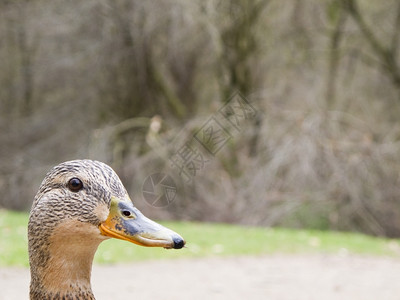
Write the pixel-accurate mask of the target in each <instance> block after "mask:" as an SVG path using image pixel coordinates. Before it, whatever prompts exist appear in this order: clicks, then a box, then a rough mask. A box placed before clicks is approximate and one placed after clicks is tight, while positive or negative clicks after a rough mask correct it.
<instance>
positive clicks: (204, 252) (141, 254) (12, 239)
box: [0, 210, 400, 266]
mask: <svg viewBox="0 0 400 300" xmlns="http://www.w3.org/2000/svg"><path fill="white" fill-rule="evenodd" d="M27 222H28V214H26V213H17V212H11V211H4V210H0V266H27V265H28V254H27V237H26V226H27ZM162 224H164V225H165V226H167V227H169V228H171V229H173V230H174V231H176V232H179V233H180V234H181V235H182V236H183V237H185V239H186V240H187V247H186V248H184V249H181V250H165V249H161V248H144V247H140V246H136V245H134V244H131V243H128V242H125V241H120V240H115V239H110V240H108V241H105V242H103V243H102V244H101V245H100V247H99V249H98V251H97V253H96V257H95V261H96V262H97V263H118V262H119V263H122V262H129V261H139V260H149V259H172V258H174V259H175V258H182V257H204V256H220V255H228V256H233V255H261V254H275V253H284V254H290V253H301V254H314V253H340V254H347V253H349V254H363V255H378V256H395V257H400V241H399V240H393V239H383V238H375V237H370V236H366V235H362V234H355V233H339V232H329V231H316V230H292V229H281V228H273V229H270V228H258V227H241V226H235V225H226V224H207V223H193V222H162Z"/></svg>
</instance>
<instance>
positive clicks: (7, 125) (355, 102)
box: [0, 0, 400, 237]
mask: <svg viewBox="0 0 400 300" xmlns="http://www.w3.org/2000/svg"><path fill="white" fill-rule="evenodd" d="M399 47H400V2H399V1H396V0H382V1H369V0H325V1H319V0H287V1H279V0H254V1H247V0H220V1H218V0H202V1H183V0H167V1H165V0H164V1H139V0H85V1H78V0H68V1H65V0H62V1H61V0H51V1H50V0H33V1H28V0H18V1H15V0H1V1H0V62H1V63H0V130H1V133H0V192H1V195H2V196H1V197H0V207H3V208H7V209H18V210H28V209H29V208H30V206H31V203H32V200H33V197H34V195H35V193H36V191H37V188H38V186H39V184H40V182H41V180H42V179H43V177H44V175H45V173H46V172H47V171H48V170H49V169H50V168H51V167H52V166H54V165H55V164H58V163H60V162H62V161H65V160H70V159H76V158H91V159H97V160H101V161H104V162H106V163H109V164H110V165H111V166H112V167H113V168H114V169H115V170H116V171H117V173H118V174H119V175H120V177H121V179H122V181H123V182H124V184H125V186H126V187H127V189H128V191H129V192H130V194H131V197H132V199H133V201H134V203H135V204H136V206H138V207H139V209H141V210H142V211H143V212H144V213H146V214H148V215H149V216H150V217H156V218H180V219H187V220H201V221H219V222H232V223H240V224H250V225H263V226H288V227H307V228H318V229H332V230H350V231H362V232H365V233H368V234H373V235H384V236H391V237H395V236H396V237H399V236H400V177H399V175H400V122H399V115H400V61H399V59H400V55H399ZM236 91H239V92H240V93H241V94H242V95H244V96H245V97H246V99H248V101H249V102H250V103H251V104H252V105H253V106H254V107H255V108H256V109H257V111H258V115H257V116H258V117H257V118H254V119H252V120H249V123H248V124H247V126H246V127H245V129H243V130H242V131H241V132H240V133H239V134H236V135H235V136H234V138H233V139H232V140H231V141H230V142H229V143H228V144H227V145H226V146H225V147H224V148H223V149H222V150H221V151H220V152H218V154H217V155H216V156H215V157H211V159H210V161H209V162H208V163H207V165H206V166H205V167H204V169H203V170H201V172H199V173H198V174H196V177H195V178H194V180H193V182H192V183H191V184H178V183H177V184H178V197H177V198H176V199H175V201H173V202H172V203H171V205H169V206H168V207H166V208H164V209H160V208H153V207H151V206H150V205H148V204H147V203H146V202H145V201H144V200H143V197H142V195H141V188H142V184H143V182H144V179H145V178H146V177H147V176H148V175H149V174H151V173H153V172H155V171H160V170H168V168H170V161H169V159H168V158H169V157H170V156H171V153H173V152H174V151H176V146H177V145H179V144H181V143H184V142H185V140H188V139H190V138H191V137H192V136H193V134H194V132H196V130H198V129H199V127H201V126H202V125H203V124H204V122H205V121H206V120H208V118H209V117H210V116H212V115H214V114H215V113H216V112H217V111H218V109H220V108H221V107H222V106H223V104H224V103H225V102H226V101H228V100H229V97H230V96H231V95H232V94H234V93H235V92H236ZM150 124H153V125H154V126H150ZM156 125H160V126H156Z"/></svg>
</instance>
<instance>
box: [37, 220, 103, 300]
mask: <svg viewBox="0 0 400 300" xmlns="http://www.w3.org/2000/svg"><path fill="white" fill-rule="evenodd" d="M61 226H62V227H64V228H59V227H61ZM61 226H59V227H58V228H55V229H54V230H53V232H52V234H51V235H50V236H49V237H48V238H47V239H45V241H46V242H44V243H43V244H42V245H40V246H38V247H36V249H35V250H34V249H33V248H34V247H31V245H30V264H31V286H30V297H31V299H32V300H33V299H35V300H36V299H53V298H57V297H60V298H61V299H62V298H63V297H65V298H67V299H94V296H93V292H92V288H91V284H90V276H91V270H92V262H93V258H94V254H95V252H96V250H97V247H98V245H99V244H100V242H101V241H102V239H100V238H93V237H92V236H90V235H89V234H87V232H88V231H89V232H90V229H91V228H84V227H85V226H86V225H85V224H82V223H81V222H80V223H79V224H74V225H73V226H74V227H75V226H79V227H80V230H82V232H85V234H84V235H80V234H76V233H75V234H71V233H69V232H71V231H68V230H67V231H65V229H68V228H65V227H66V226H71V224H63V225H61ZM61 229H62V230H61ZM60 230H61V232H62V234H61V232H60ZM85 230H86V231H85Z"/></svg>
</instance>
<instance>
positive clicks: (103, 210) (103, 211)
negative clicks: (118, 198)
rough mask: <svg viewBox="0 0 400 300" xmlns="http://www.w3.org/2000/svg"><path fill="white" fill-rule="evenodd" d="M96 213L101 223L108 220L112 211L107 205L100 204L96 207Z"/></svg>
mask: <svg viewBox="0 0 400 300" xmlns="http://www.w3.org/2000/svg"><path fill="white" fill-rule="evenodd" d="M94 213H95V214H96V216H97V218H98V219H99V220H100V222H104V221H105V220H107V218H108V214H109V213H110V211H109V209H108V207H107V205H106V204H100V205H98V206H96V208H95V209H94Z"/></svg>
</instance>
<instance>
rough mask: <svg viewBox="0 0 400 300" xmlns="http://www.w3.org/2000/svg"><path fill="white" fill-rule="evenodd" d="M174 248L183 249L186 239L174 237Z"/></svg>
mask: <svg viewBox="0 0 400 300" xmlns="http://www.w3.org/2000/svg"><path fill="white" fill-rule="evenodd" d="M173 240H174V249H181V248H183V246H185V241H184V240H183V239H182V238H181V237H174V238H173Z"/></svg>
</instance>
